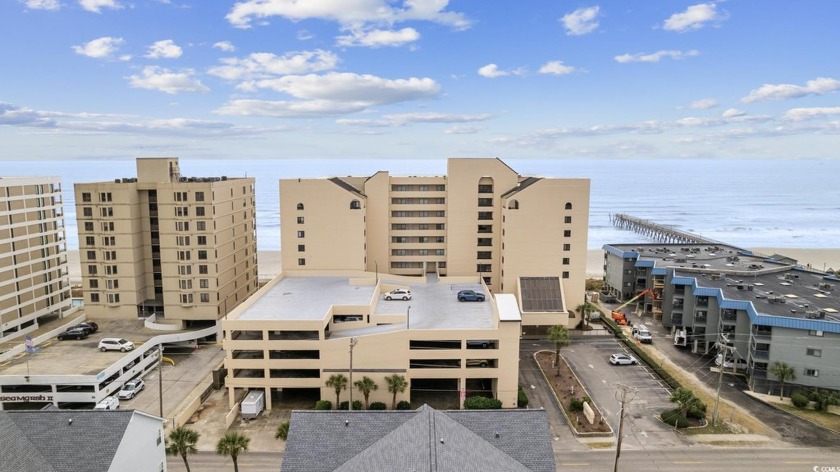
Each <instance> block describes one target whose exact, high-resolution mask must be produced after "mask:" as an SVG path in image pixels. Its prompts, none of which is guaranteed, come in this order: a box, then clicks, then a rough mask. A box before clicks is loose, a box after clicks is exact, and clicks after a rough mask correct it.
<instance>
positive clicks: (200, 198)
mask: <svg viewBox="0 0 840 472" xmlns="http://www.w3.org/2000/svg"><path fill="white" fill-rule="evenodd" d="M195 201H197V202H203V201H204V192H195Z"/></svg>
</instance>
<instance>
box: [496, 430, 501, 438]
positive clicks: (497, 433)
mask: <svg viewBox="0 0 840 472" xmlns="http://www.w3.org/2000/svg"><path fill="white" fill-rule="evenodd" d="M499 436H501V434H499V432H498V431H496V438H497V439H498V438H499Z"/></svg>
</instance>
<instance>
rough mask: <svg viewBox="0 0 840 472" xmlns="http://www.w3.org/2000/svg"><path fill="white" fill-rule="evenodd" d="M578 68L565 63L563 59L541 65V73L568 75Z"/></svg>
mask: <svg viewBox="0 0 840 472" xmlns="http://www.w3.org/2000/svg"><path fill="white" fill-rule="evenodd" d="M576 70H577V69H575V68H574V67H572V66H567V65H564V64H563V61H549V62H546V63H545V65H543V66H542V67H540V74H552V75H566V74H571V73H572V72H575V71H576Z"/></svg>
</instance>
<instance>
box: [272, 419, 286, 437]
mask: <svg viewBox="0 0 840 472" xmlns="http://www.w3.org/2000/svg"><path fill="white" fill-rule="evenodd" d="M288 438H289V422H288V421H284V422H282V423H280V424H279V425H277V431H275V432H274V439H282V440H283V441H285V440H286V439H288Z"/></svg>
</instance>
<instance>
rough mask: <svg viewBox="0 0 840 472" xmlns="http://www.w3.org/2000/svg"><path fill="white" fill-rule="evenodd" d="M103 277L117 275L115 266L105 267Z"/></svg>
mask: <svg viewBox="0 0 840 472" xmlns="http://www.w3.org/2000/svg"><path fill="white" fill-rule="evenodd" d="M105 275H117V266H115V265H106V266H105Z"/></svg>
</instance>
